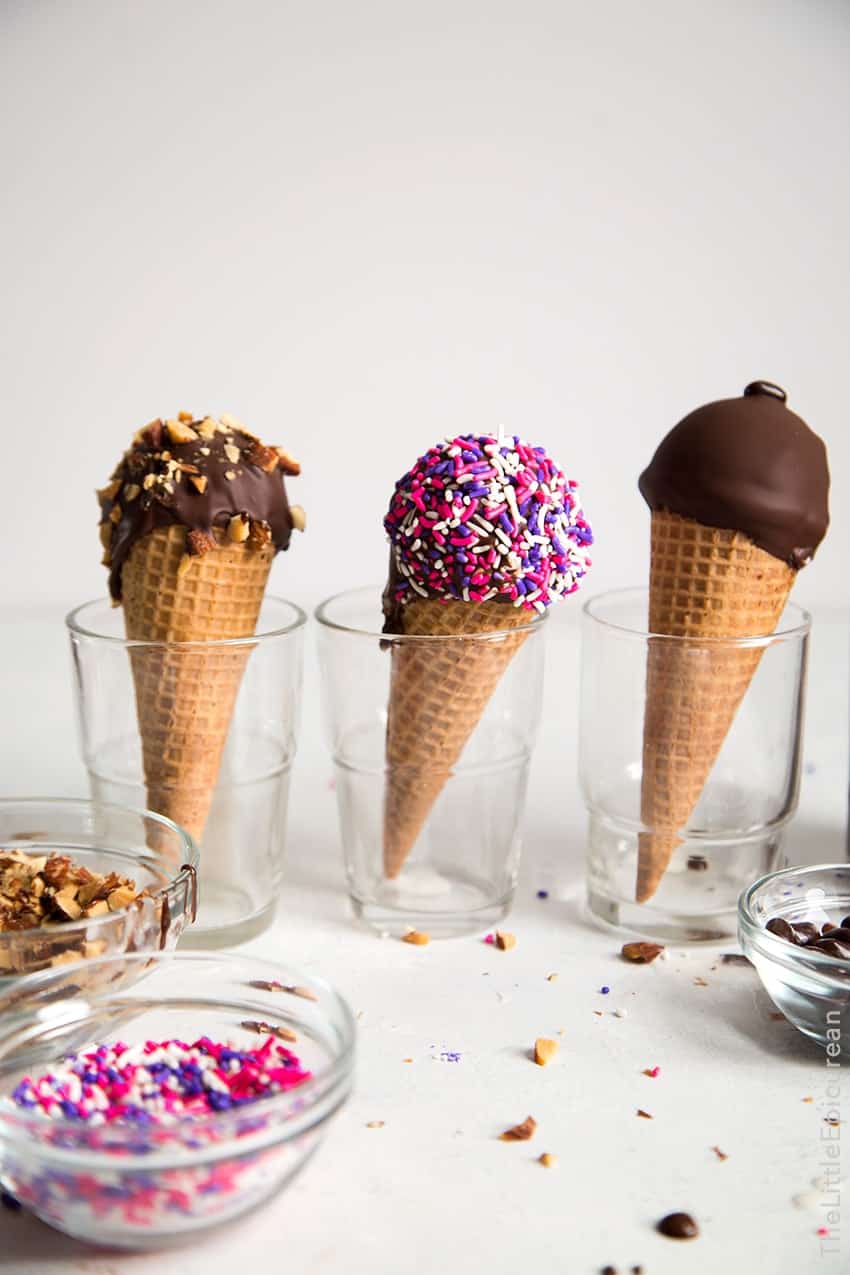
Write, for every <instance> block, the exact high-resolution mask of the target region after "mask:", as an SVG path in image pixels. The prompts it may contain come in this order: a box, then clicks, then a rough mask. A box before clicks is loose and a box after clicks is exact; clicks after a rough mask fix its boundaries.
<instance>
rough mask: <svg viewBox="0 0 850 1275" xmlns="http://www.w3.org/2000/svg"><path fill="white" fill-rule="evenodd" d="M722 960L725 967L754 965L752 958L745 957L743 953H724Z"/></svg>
mask: <svg viewBox="0 0 850 1275" xmlns="http://www.w3.org/2000/svg"><path fill="white" fill-rule="evenodd" d="M720 959H721V961H722V962H723V964H724V965H752V961H751V960H750V958H749V957H748V956H744V954H743V952H724V953H723V955H722V956H721V958H720Z"/></svg>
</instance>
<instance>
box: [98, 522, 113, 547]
mask: <svg viewBox="0 0 850 1275" xmlns="http://www.w3.org/2000/svg"><path fill="white" fill-rule="evenodd" d="M100 543H101V545H102V547H103V548H104V549H108V548H109V547H110V545H111V544H112V523H111V522H102V523H101V524H100Z"/></svg>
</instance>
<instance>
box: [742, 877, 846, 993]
mask: <svg viewBox="0 0 850 1275" xmlns="http://www.w3.org/2000/svg"><path fill="white" fill-rule="evenodd" d="M835 868H841V869H846V870H847V872H848V874H850V864H847V863H811V864H806V865H805V866H803V867H796V868H794V867H791V868H780V869H779V870H778V871H777V872H768V873H766V874H765V875H764V876H763V877H759V878H758V880H757V881H754V882H753V883H752V885H748V886H747V888H746V889H745V890H742V891H741V893H740V895H739V896H738V924H739V925H740V927H741V929H742V930H743V931H744V933H745V934H746V935H747V937H748V938H749V939H752V940H753V942H754V943H756V944H757V945H763V946H764V947H765V950H766V952H767V954H768V955H770V956H773V954H774V953H775V954H776V956H777V957H778V958H784V959H785V963H787V961H788V959H789V958H790V959H791V960H792V961H793V960H794V957H795V952H796V949H795V948H794V946H793V945H792V944H791V943H789V942H788V940H787V939H783V938H781V937H780V936H779V935H778V934H773V933H771V931H770V930H767V929H765V927H764V926H763V925H759V923H758V921H757V920H756V918H755V916H754V915H753V910H752V902H753V899H754V898H755V895H756V894H757V893H758V891H759V890H762V889H763V888H764V887H765V886H767V885H773V884H774V883H775V882H778V881H782V880H783V879H787V878H789V877H792V876H806V877H807V876H809V875H810V874H812V873H815V872H830V871H832V870H833V869H835ZM848 893H850V889H848ZM799 950H800V952H801V953H804V954H805V958H806V961H809V960H814V962H815V968H816V969H817V968H820V969H822V970H823V972H824V973H828V972H829V970H830V969H831V968H833V969H834V968H835V967H838V969H850V958H845V957H840V956H830V955H829V954H828V953H827V952H819V951H818V950H817V949H816V948H808V947H807V948H801V949H799Z"/></svg>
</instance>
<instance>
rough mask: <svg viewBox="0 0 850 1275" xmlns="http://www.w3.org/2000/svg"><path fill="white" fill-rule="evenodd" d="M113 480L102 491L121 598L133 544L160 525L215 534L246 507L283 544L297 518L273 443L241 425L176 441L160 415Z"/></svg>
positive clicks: (114, 591) (197, 424)
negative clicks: (266, 443) (268, 444)
mask: <svg viewBox="0 0 850 1275" xmlns="http://www.w3.org/2000/svg"><path fill="white" fill-rule="evenodd" d="M202 425H203V422H201V421H193V422H191V425H189V426H188V428H189V430H191V432H192V433H195V432H196V431H197V430H198V429H199V428H202ZM266 466H268V468H267V467H266ZM113 480H114V484H113V485H115V486H116V488H117V490H116V491H115V493H114V494H110V488H109V487H107V488H105V489H104V491H103V492H101V493H100V497H101V522H102V523H103V524H106V525H108V526H111V536H110V540H109V544H108V558H109V568H110V571H109V591H110V593H111V595H112V597H113V598H114V599H116V600H120V598H121V572H122V568H123V566H124V563H125V562H126V560H127V557H128V555H129V553H130V550H131V549H132V548H133V545H134V544H135V543H136V541H137V540H139V539H140V538H141V537H142V536H144V535H146V534H147V533H148V532H149V531H153V530H154V529H155V528H156V527H164V526H168V525H169V524H171V523H178V524H180V525H182V526H184V527H186V529H187V532H198V533H201V534H203V535H211V534H212V532H213V530H214V529H215V528H218V529H224V528H226V527H227V525H228V523H229V522H230V519H231V518H233V517H234V516H235V515H236V514H241V515H243V517H244V518H246V520H249V521H250V523H251V524H258V525H260V526H262V527H264V528H266V529H267V530H266V531H265V536H266V539H267V540H270V541H271V542H272V543H273V544H274V546H275V548H276V549H277V550H281V549H287V548H288V547H289V541H290V537H291V535H292V530H293V521H292V515H291V513H290V508H289V501H288V499H287V494H286V486H285V484H284V479H283V470H282V466H281V465H280V464H279V463H278V461H277V457H276V455H275V453H274V451H273V449H271V448H268V447H265V446H264V445H263V444H262V443H260V442H259V441H258V440H257V439H256V438H254V436H253V435H251V434H248V433H246V432H245V431H243V430H240V429H239V428H235V427H233V428H224V427H222V426H221V425H219V424H218V423H216V428H215V431H214V432H210V435H209V436H204V435H203V434H198V435H197V436H196V437H194V438H189V439H188V441H186V442H174V441H172V440H171V439H170V438H169V437H168V434H167V432H166V431H165V430H164V428H163V426H162V424H161V422H155V423H154V425H152V426H149V427H148V428H147V429H145V430H142V431H140V432H139V434H138V435H137V436H136V439H135V440H134V443H133V446H132V447H131V448H130V450H129V451H127V452H126V453H125V455H124V457H123V459H122V460H121V462H120V463H119V465H118V468H117V469H116V470H115V473H114V475H113ZM195 480H200V482H196V481H195ZM199 487H202V488H203V490H199ZM130 496H132V499H130ZM191 551H192V549H191V541H189V552H191Z"/></svg>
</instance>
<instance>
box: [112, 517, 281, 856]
mask: <svg viewBox="0 0 850 1275" xmlns="http://www.w3.org/2000/svg"><path fill="white" fill-rule="evenodd" d="M217 539H218V540H219V545H218V548H217V549H214V550H210V551H209V552H208V553H206V554H204V555H203V556H198V557H195V558H192V559H191V561H190V564H189V567H188V570H186V571H184V572H183V573H182V574H181V573H180V571H179V566H180V562H181V560H182V558H183V556H184V554H185V546H186V532H185V528H183V527H178V526H170V527H160V528H157V529H156V530H154V531H152V532H149V533H148V534H147V535H146V536H143V537H142V539H140V540H139V541H138V542H137V543H136V544H135V545H134V546H133V549H132V551H131V552H130V555H129V557H128V558H127V561H126V563H125V564H124V568H123V576H122V585H123V588H122V592H123V604H124V617H125V627H126V632H127V637H128V638H130V639H132V638H139V639H142V640H143V641H146V642H163V643H168V644H169V646H168V647H167V648H163V647H152V648H146V647H136V648H133V647H131V648H130V660H131V663H132V669H133V680H134V683H135V688H136V709H137V714H138V720H139V732H140V735H141V741H142V758H143V765H144V774H145V783H146V785H147V794H148V806H149V807H150V809H151V810H154V811H157V812H158V813H159V814H164V815H167V816H168V817H169V818H170V819H173V820H174V821H175V823H178V824H180V825H181V826H182V827H183V828H185V829H186V830H187V831H188V832H190V833H191V834H192V836H193V837H195V838H196V839H197V840H198V841H200V840H201V838H202V836H203V832H204V826H205V824H206V821H207V815H208V813H209V808H210V803H211V801H212V794H213V789H214V788H215V784H216V780H217V778H218V770H219V765H220V763H221V755H222V751H223V749H224V744H225V740H226V738H227V732H228V728H229V726H230V718H231V715H232V713H233V706H234V703H235V701H236V695H237V693H238V691H239V684H240V682H241V680H242V673H243V671H244V668H245V664H246V663H247V660H248V656H249V654H250V648H246V647H244V646H239V647H233V648H230V647H221V648H215V647H209V646H207V647H203V646H201V647H195V648H192V647H187V648H184V649H181V648H180V647H174V646H172V645H171V644H172V643H180V642H215V641H220V640H221V639H224V638H241V637H248V636H250V635H251V634H252V633H253V632H254V630H255V629H256V626H257V617H258V615H259V611H260V605H261V603H262V600H263V593H264V591H265V587H266V581H267V580H268V574H269V569H270V567H271V564H272V559H273V557H274V547H273V546H272V545H267V546H263V547H262V548H259V549H255V548H250V547H249V546H248V545H247V544H235V543H233V542H232V541H229V540H226V539H225V538H224V537H223V536H217Z"/></svg>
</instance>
